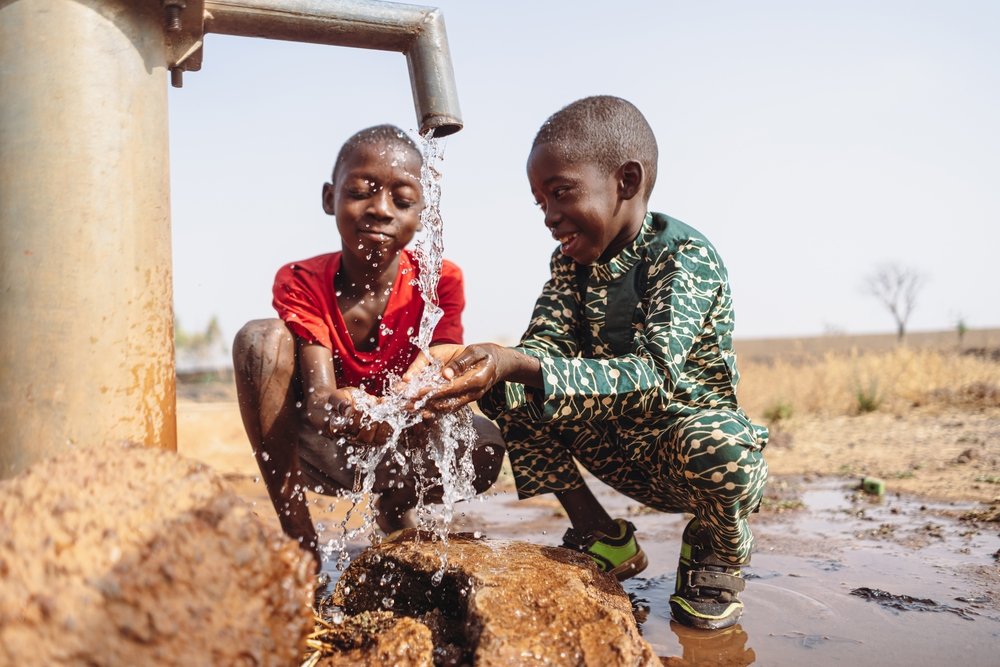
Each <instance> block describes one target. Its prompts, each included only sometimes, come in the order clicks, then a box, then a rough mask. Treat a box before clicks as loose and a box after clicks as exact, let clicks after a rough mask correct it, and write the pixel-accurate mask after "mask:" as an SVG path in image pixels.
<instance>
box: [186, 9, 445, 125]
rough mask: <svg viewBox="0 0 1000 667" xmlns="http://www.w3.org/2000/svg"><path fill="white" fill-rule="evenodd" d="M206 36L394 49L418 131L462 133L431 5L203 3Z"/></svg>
mask: <svg viewBox="0 0 1000 667" xmlns="http://www.w3.org/2000/svg"><path fill="white" fill-rule="evenodd" d="M205 32H206V33H210V32H212V33H218V34H223V35H240V36H244V37H265V38H268V39H283V40H289V41H294V42H309V43H312V44H327V45H331V46H352V47H356V48H363V49H379V50H382V51H399V52H400V53H404V54H405V55H406V62H407V66H408V68H409V72H410V86H411V88H412V90H413V103H414V106H415V107H416V111H417V120H418V121H419V123H420V132H421V133H424V132H426V131H428V130H434V136H438V137H443V136H446V135H449V134H453V133H455V132H458V131H459V130H460V129H462V112H461V110H460V109H459V106H458V93H457V91H456V88H455V73H454V71H453V69H452V65H451V54H450V52H449V50H448V36H447V33H446V32H445V27H444V15H442V14H441V12H440V11H439V10H438V9H437V8H435V7H421V6H418V5H406V4H400V3H394V2H374V1H365V0H340V1H338V2H330V0H205Z"/></svg>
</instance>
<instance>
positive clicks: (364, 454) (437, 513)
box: [321, 133, 476, 607]
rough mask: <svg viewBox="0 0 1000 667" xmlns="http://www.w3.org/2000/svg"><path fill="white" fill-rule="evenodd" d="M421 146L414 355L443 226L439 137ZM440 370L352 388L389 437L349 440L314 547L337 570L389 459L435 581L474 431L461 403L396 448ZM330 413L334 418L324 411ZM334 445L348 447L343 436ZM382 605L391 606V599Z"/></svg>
mask: <svg viewBox="0 0 1000 667" xmlns="http://www.w3.org/2000/svg"><path fill="white" fill-rule="evenodd" d="M421 150H422V152H423V154H424V161H423V165H422V166H421V171H420V181H421V185H422V187H423V192H424V201H425V206H424V208H423V210H422V211H421V214H420V222H421V225H422V228H423V233H422V236H421V237H420V238H419V239H418V241H417V243H416V245H415V247H414V251H413V254H414V257H415V258H416V260H417V263H418V265H419V267H420V271H419V275H418V276H417V278H416V280H415V281H414V282H415V283H416V286H417V287H418V289H419V290H420V294H421V296H422V297H423V299H424V309H423V314H422V316H421V319H420V327H419V330H418V331H417V332H415V333H414V331H413V329H412V328H410V329H408V330H407V332H406V335H408V336H410V342H411V343H412V344H413V345H414V346H416V347H417V348H418V349H419V350H420V351H421V353H423V354H425V355H427V357H428V358H430V355H429V353H428V350H429V348H430V343H431V340H432V337H433V334H434V329H435V327H436V326H437V324H438V322H439V321H440V320H441V317H442V315H443V314H444V311H443V310H442V309H441V307H440V306H439V305H438V294H437V286H438V281H439V279H440V277H441V267H442V263H443V258H444V234H443V231H444V224H443V220H442V219H441V210H440V201H441V187H440V180H441V174H442V172H441V161H442V160H443V157H444V144H443V143H442V140H440V139H434V138H432V137H431V135H430V133H427V134H426V135H424V136H423V137H421ZM440 371H441V367H440V364H439V363H438V362H436V361H434V362H432V363H431V364H429V365H428V366H426V367H425V368H424V369H423V370H422V371H421V373H419V374H418V375H417V377H415V378H413V379H412V380H411V381H410V382H409V383H407V384H406V385H405V386H400V385H398V384H397V382H395V380H397V379H398V378H392V381H390V382H389V386H391V387H394V388H393V389H392V390H390V391H388V392H386V394H385V395H384V396H382V397H381V398H376V397H374V396H372V395H370V394H367V393H365V392H361V391H357V392H355V394H354V401H355V406H356V407H357V408H358V409H359V410H360V411H361V413H362V415H363V416H362V423H363V424H366V425H374V424H376V423H379V422H381V423H385V424H388V425H389V427H390V429H391V433H390V435H389V437H388V439H387V440H386V441H385V442H384V443H383V444H381V445H378V446H373V447H369V448H360V447H359V448H355V449H354V450H352V449H351V448H350V447H349V446H348V450H347V451H348V453H349V457H348V465H349V466H350V467H352V468H353V469H354V471H355V484H354V488H353V489H352V490H351V491H349V492H348V491H345V492H342V494H341V495H342V496H343V497H344V498H345V499H346V500H348V501H349V502H350V503H351V506H350V509H349V510H348V511H347V514H346V515H345V517H344V519H343V520H342V521H341V524H340V531H339V532H340V536H339V537H335V538H333V539H331V540H329V542H328V543H327V544H326V545H325V546H324V547H323V548H322V549H321V551H322V552H323V555H324V560H327V559H330V558H331V557H332V555H333V554H334V553H335V552H336V553H337V554H338V555H337V568H338V569H341V570H342V569H343V568H344V567H346V566H347V563H348V561H349V556H348V552H347V545H348V543H349V542H351V541H352V540H356V539H358V538H359V537H361V536H363V535H365V534H366V533H367V534H368V538H369V539H370V541H372V542H377V541H378V540H379V539H380V536H379V531H378V530H377V528H376V521H375V511H376V510H374V508H372V507H371V506H369V509H368V511H367V512H366V513H365V514H364V516H363V521H362V525H361V526H360V527H358V528H355V529H349V528H348V524H349V522H350V521H351V519H352V518H353V516H355V514H356V512H357V511H358V508H359V507H360V506H361V504H362V503H363V501H364V499H365V498H368V497H371V494H372V492H373V489H374V487H375V483H376V470H377V469H378V467H379V466H380V465H386V464H388V465H389V466H394V467H395V470H396V477H397V478H398V479H403V478H406V479H411V480H413V483H414V491H415V493H416V498H417V506H416V508H415V514H416V521H417V528H418V529H419V530H421V531H428V532H429V533H430V534H431V535H432V536H433V539H434V540H436V541H437V542H439V544H440V545H441V549H440V551H439V557H440V560H441V567H440V569H439V571H438V573H437V575H436V576H435V581H440V580H441V577H442V576H443V574H444V569H445V566H446V565H447V551H446V549H447V541H448V531H449V529H450V527H451V522H452V519H453V518H454V507H455V503H457V502H460V501H462V500H468V499H471V498H473V497H475V495H476V489H475V486H474V484H473V480H474V479H475V476H476V473H475V466H474V465H473V461H472V451H473V449H474V445H475V441H476V432H475V428H474V426H473V421H472V412H471V410H469V409H468V408H465V409H463V410H460V411H458V412H455V413H453V414H446V415H441V416H440V417H438V418H437V419H436V420H435V421H434V422H433V423H432V424H429V425H426V438H425V439H424V441H423V442H422V444H423V448H422V449H421V450H420V451H414V450H413V449H410V448H408V447H405V446H401V445H405V444H406V443H405V442H404V438H403V435H404V433H405V432H406V431H407V430H408V429H411V428H413V427H414V426H416V425H417V424H420V423H421V422H422V421H423V419H422V417H421V415H420V408H421V407H423V401H417V402H416V403H415V405H414V407H415V408H416V409H415V410H411V409H409V406H410V405H411V404H413V403H414V399H415V397H416V395H417V393H418V392H419V391H420V390H421V389H422V388H425V387H428V386H434V385H436V384H441V383H443V382H444V380H443V379H442V378H441V374H440ZM330 418H331V419H336V418H337V417H336V416H335V415H333V414H332V413H331V416H330ZM338 445H339V446H347V445H346V443H345V442H344V440H343V439H341V441H340V442H338ZM432 491H436V492H437V493H439V494H440V503H430V502H427V495H428V494H429V493H430V492H432ZM387 606H388V607H391V601H390V603H389V604H388V605H387Z"/></svg>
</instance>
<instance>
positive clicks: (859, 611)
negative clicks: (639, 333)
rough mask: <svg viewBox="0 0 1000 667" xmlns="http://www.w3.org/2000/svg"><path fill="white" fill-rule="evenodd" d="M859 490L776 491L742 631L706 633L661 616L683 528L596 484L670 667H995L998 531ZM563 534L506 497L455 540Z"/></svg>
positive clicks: (824, 483) (480, 509)
mask: <svg viewBox="0 0 1000 667" xmlns="http://www.w3.org/2000/svg"><path fill="white" fill-rule="evenodd" d="M853 486H854V484H852V483H851V482H849V481H847V480H843V479H831V478H819V479H814V480H810V481H801V480H782V481H777V480H776V483H775V488H776V489H777V492H778V498H777V500H775V499H774V498H772V502H770V503H769V504H768V505H767V508H766V509H765V511H763V512H761V513H760V514H759V515H756V516H755V517H754V522H753V525H754V531H755V534H756V535H757V550H756V552H755V553H754V556H753V562H752V564H751V566H750V567H749V568H748V569H747V573H748V582H747V590H746V593H744V602H745V604H746V611H745V612H744V615H743V618H742V619H741V622H740V624H739V625H737V626H736V627H733V628H730V629H729V630H724V631H719V632H702V631H695V630H690V629H687V628H685V627H683V626H680V625H678V624H676V623H674V622H672V621H671V619H670V610H669V606H668V604H667V599H668V597H669V596H670V593H671V591H672V590H673V587H674V568H675V567H676V564H677V551H678V549H679V543H680V536H681V531H682V530H683V528H684V523H685V518H684V517H683V516H680V515H666V514H659V513H652V512H648V511H645V510H644V509H643V508H641V507H640V506H639V505H637V504H636V503H634V502H632V501H630V500H629V499H627V498H625V497H623V496H621V495H619V494H617V493H615V492H614V491H612V490H611V489H609V488H607V487H604V486H602V485H600V484H599V483H597V482H593V480H592V488H594V490H595V493H597V495H598V497H599V498H600V499H601V500H602V501H603V502H604V504H605V506H606V507H607V508H608V509H609V511H610V512H611V513H612V515H613V516H625V517H628V518H629V519H630V520H631V521H632V522H634V523H635V525H636V527H637V529H638V534H639V538H640V541H641V544H642V546H643V548H644V549H645V551H646V553H647V554H648V556H649V561H650V564H649V568H648V569H647V570H646V571H645V572H643V573H642V575H641V576H639V577H636V578H633V579H631V580H628V581H626V582H624V587H625V590H626V591H627V592H628V593H629V594H630V596H631V597H632V598H633V604H634V606H635V607H636V609H637V616H638V617H639V618H640V619H641V625H640V627H641V629H642V633H643V635H644V636H645V638H646V639H647V640H648V641H649V642H650V643H651V644H652V645H653V648H654V649H655V650H656V653H657V655H659V656H661V659H662V661H663V663H664V664H665V665H751V664H757V665H841V664H844V665H855V666H857V665H941V664H955V665H963V666H970V667H971V666H979V665H982V666H984V667H985V666H995V665H1000V657H998V656H1000V562H998V560H997V557H998V556H1000V553H998V552H1000V534H998V531H1000V524H997V523H995V522H994V523H973V522H968V521H963V520H961V519H960V517H961V516H962V515H963V514H965V513H966V512H968V511H969V510H972V509H976V506H974V505H972V504H969V505H963V504H956V503H952V504H935V503H929V502H925V501H921V500H917V499H913V498H908V497H903V496H896V495H893V494H891V493H890V494H887V495H886V496H884V497H882V498H873V497H870V496H866V495H864V494H861V493H858V492H856V491H855V490H854V489H853ZM458 509H459V508H456V510H458ZM567 525H568V524H567V522H566V519H565V518H564V517H563V515H562V514H561V510H560V509H559V507H558V504H557V503H556V502H555V499H554V498H551V497H540V498H535V499H531V500H528V501H522V502H519V501H517V500H516V498H515V496H514V494H513V492H510V491H501V492H495V493H491V494H489V495H488V497H485V498H481V499H478V500H476V501H474V502H470V503H465V504H463V505H462V506H461V511H460V512H456V521H455V525H454V530H455V531H462V530H467V531H475V530H478V531H482V532H483V533H484V534H485V535H486V536H487V537H493V538H503V539H518V540H525V541H533V542H537V543H540V544H552V545H555V544H559V543H560V541H561V537H562V533H563V531H564V530H565V529H566V527H567ZM364 546H365V545H364V544H361V543H359V544H356V545H352V549H351V551H353V552H355V553H356V552H359V551H360V550H361V549H362V548H363V547H364ZM328 571H329V573H330V574H331V576H333V577H336V575H337V572H336V571H335V570H332V566H331V568H330V569H329V570H328Z"/></svg>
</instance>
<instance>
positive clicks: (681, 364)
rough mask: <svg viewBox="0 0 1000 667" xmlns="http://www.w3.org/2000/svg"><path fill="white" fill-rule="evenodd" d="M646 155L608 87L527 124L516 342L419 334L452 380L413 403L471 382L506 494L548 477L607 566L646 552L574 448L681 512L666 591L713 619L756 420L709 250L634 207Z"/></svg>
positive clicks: (751, 492) (603, 472)
mask: <svg viewBox="0 0 1000 667" xmlns="http://www.w3.org/2000/svg"><path fill="white" fill-rule="evenodd" d="M656 161H657V147H656V139H655V137H654V136H653V133H652V130H651V129H650V127H649V124H648V123H647V122H646V119H645V118H644V117H643V115H642V114H641V113H640V112H639V110H638V109H636V108H635V106H633V105H632V104H631V103H629V102H627V101H625V100H623V99H620V98H617V97H610V96H597V97H588V98H585V99H582V100H578V101H576V102H574V103H572V104H570V105H569V106H567V107H565V108H563V109H562V110H560V111H558V112H556V113H555V114H553V115H552V116H551V117H550V118H549V119H548V120H547V121H546V122H545V124H544V125H542V127H541V129H540V130H539V132H538V134H537V136H536V137H535V141H534V144H533V145H532V150H531V154H530V155H529V157H528V180H529V182H530V184H531V191H532V194H533V195H534V196H535V199H536V201H537V202H538V205H539V206H540V207H541V209H542V211H543V212H544V214H545V225H546V226H547V227H548V228H549V229H550V230H551V232H552V236H553V238H555V239H556V241H558V242H559V244H560V247H559V248H558V249H557V250H556V252H555V253H554V254H553V256H552V260H551V271H552V274H551V278H550V279H549V281H548V282H547V283H546V284H545V286H544V287H543V289H542V293H541V296H539V297H538V301H537V302H536V304H535V310H534V315H533V317H532V319H531V323H530V324H529V326H528V330H527V331H526V332H525V334H524V336H523V337H522V339H521V342H520V344H519V345H518V346H517V347H513V348H507V347H501V346H498V345H494V344H491V343H485V344H478V345H470V346H468V347H461V346H438V347H435V348H433V350H432V352H433V354H434V356H435V357H436V358H437V359H439V360H441V361H442V362H444V364H445V365H444V369H443V371H442V374H443V375H444V377H445V378H446V379H448V380H450V382H449V384H448V385H447V386H446V387H445V388H444V389H442V390H440V391H435V392H434V393H433V397H432V398H431V400H430V402H429V405H428V408H430V409H431V410H432V411H434V410H448V409H454V408H456V407H458V406H460V405H464V404H465V403H468V402H470V401H472V400H476V399H478V400H479V405H480V407H481V409H482V410H483V412H484V413H486V414H487V415H488V416H490V417H491V418H493V419H495V420H496V421H497V423H498V425H499V426H500V428H501V429H502V430H503V433H504V436H505V439H506V443H507V452H508V455H509V457H510V463H511V467H512V469H513V473H514V479H515V482H516V484H517V489H518V493H519V495H520V497H522V498H526V497H530V496H534V495H536V494H540V493H554V494H555V495H556V497H557V498H558V499H559V501H560V503H561V504H562V505H563V507H564V508H565V509H566V512H567V514H568V516H569V519H570V522H571V523H572V528H570V529H569V530H568V531H567V532H566V536H565V537H564V545H565V546H568V547H571V548H575V549H579V550H581V551H584V552H586V553H588V554H589V555H590V556H591V557H592V558H593V559H594V561H595V562H596V563H597V564H598V567H600V568H601V569H603V570H605V571H608V572H611V573H612V574H614V575H615V576H617V577H618V578H619V579H625V578H627V577H630V576H632V575H634V574H637V573H638V572H640V571H641V570H642V569H643V568H645V566H646V556H645V554H644V553H643V551H642V549H641V548H640V547H639V544H638V541H637V540H636V538H635V534H634V530H635V529H634V526H632V524H631V523H629V522H627V521H624V520H623V519H612V518H611V517H610V516H609V515H608V513H607V512H606V511H605V510H604V508H603V507H602V506H601V505H600V504H599V503H598V501H597V499H596V498H595V497H594V495H593V494H592V493H591V491H590V490H589V488H588V487H587V485H586V483H585V482H584V479H583V477H582V475H581V473H580V471H579V469H578V467H577V465H576V463H577V462H579V463H580V464H581V465H582V466H583V467H584V468H586V469H587V470H588V471H590V472H591V473H593V474H594V475H595V476H596V477H598V478H599V479H601V480H602V481H604V482H605V483H607V484H609V485H610V486H612V487H613V488H615V489H616V490H618V491H620V492H621V493H623V494H625V495H627V496H629V497H631V498H634V499H635V500H638V501H639V502H641V503H643V504H644V505H647V506H649V507H652V508H654V509H656V510H660V511H663V512H690V513H692V514H693V515H694V518H693V519H692V520H691V521H690V523H689V524H688V525H687V527H686V528H685V530H684V537H683V540H682V545H681V557H680V564H679V567H678V572H677V586H676V590H675V593H674V595H672V596H671V598H670V606H671V609H672V612H673V615H674V618H675V619H677V620H679V621H681V622H683V623H685V624H688V625H692V626H695V627H701V628H724V627H728V626H730V625H733V624H734V623H736V621H737V619H738V618H739V616H740V613H741V612H742V609H743V604H742V602H741V601H740V600H739V593H740V591H742V590H743V586H744V582H743V579H742V575H741V570H740V568H741V566H743V565H746V564H747V563H748V562H749V559H750V551H751V547H752V545H753V538H752V535H751V532H750V528H749V526H748V524H747V517H748V515H749V514H750V513H751V512H753V511H754V510H755V509H756V508H757V506H758V504H759V503H760V498H761V494H762V492H763V488H764V483H765V480H766V478H767V464H766V463H765V462H764V458H763V455H762V453H761V450H762V448H763V447H764V445H765V444H766V442H767V431H766V429H764V428H763V427H761V426H758V425H756V424H753V423H752V422H751V421H750V420H749V419H748V418H747V416H746V414H744V412H743V411H742V410H741V409H740V407H739V405H738V403H737V400H736V385H737V382H738V381H739V373H738V372H737V370H736V358H735V354H734V352H733V345H732V331H733V311H732V301H731V296H730V288H729V282H728V276H727V274H726V269H725V267H724V266H723V263H722V260H721V258H720V257H719V256H718V254H717V253H716V250H715V248H714V247H713V246H712V244H711V243H710V242H709V241H708V240H707V239H706V238H705V237H704V236H703V235H702V234H701V233H699V232H698V231H697V230H695V229H693V228H692V227H690V226H688V225H686V224H684V223H682V222H680V221H679V220H675V219H673V218H670V217H668V216H666V215H662V214H659V213H651V212H649V211H647V202H648V200H649V196H650V193H651V192H652V189H653V184H654V182H655V181H656ZM574 459H575V461H574Z"/></svg>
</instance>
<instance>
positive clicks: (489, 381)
mask: <svg viewBox="0 0 1000 667" xmlns="http://www.w3.org/2000/svg"><path fill="white" fill-rule="evenodd" d="M505 349H506V348H503V347H501V346H499V345H495V344H493V343H477V344H475V345H469V346H467V347H465V348H464V349H462V350H460V351H457V352H455V353H453V354H452V355H451V356H450V358H449V359H448V360H447V361H445V362H444V367H443V368H442V369H441V376H442V377H443V378H444V379H445V380H446V381H447V384H445V385H444V386H438V387H429V388H427V389H426V390H424V392H423V394H422V397H425V398H426V403H425V404H424V409H425V410H426V411H430V412H454V411H455V410H457V409H458V408H460V407H462V406H463V405H466V404H468V403H471V402H472V401H475V400H478V399H479V398H481V397H482V395H483V394H485V393H486V391H487V390H488V389H489V388H490V387H492V386H493V385H495V384H496V383H497V382H499V381H501V380H503V379H504V377H503V370H502V368H503V361H504V359H503V352H504V350H505Z"/></svg>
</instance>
